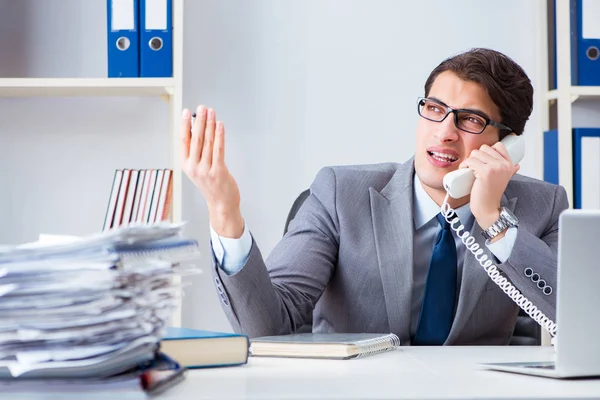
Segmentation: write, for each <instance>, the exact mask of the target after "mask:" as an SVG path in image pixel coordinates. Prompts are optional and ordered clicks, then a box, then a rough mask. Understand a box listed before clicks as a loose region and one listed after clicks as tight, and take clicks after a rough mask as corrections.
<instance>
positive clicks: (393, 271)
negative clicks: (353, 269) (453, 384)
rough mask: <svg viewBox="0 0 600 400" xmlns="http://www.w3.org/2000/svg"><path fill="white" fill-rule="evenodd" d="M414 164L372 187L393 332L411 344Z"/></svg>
mask: <svg viewBox="0 0 600 400" xmlns="http://www.w3.org/2000/svg"><path fill="white" fill-rule="evenodd" d="M413 174H414V167H413V161H412V160H410V162H407V163H405V164H403V165H401V166H400V167H399V168H398V170H397V171H396V173H395V174H394V176H393V177H392V179H391V180H390V181H389V182H388V184H387V185H386V186H385V187H384V188H383V190H381V192H378V191H377V190H375V189H373V188H370V189H369V192H370V197H371V215H372V218H373V231H374V234H375V249H376V251H377V260H378V263H379V271H380V275H381V282H382V284H383V294H384V297H385V304H386V310H387V315H388V320H389V325H390V330H391V331H392V332H393V333H396V334H397V335H398V336H399V338H400V342H401V343H408V342H409V341H410V309H411V301H412V284H413V196H412V182H413Z"/></svg>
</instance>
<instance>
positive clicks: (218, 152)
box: [212, 121, 225, 166]
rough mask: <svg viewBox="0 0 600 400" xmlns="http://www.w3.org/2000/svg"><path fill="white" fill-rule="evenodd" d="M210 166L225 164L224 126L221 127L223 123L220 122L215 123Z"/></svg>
mask: <svg viewBox="0 0 600 400" xmlns="http://www.w3.org/2000/svg"><path fill="white" fill-rule="evenodd" d="M212 164H213V165H214V166H221V165H223V164H225V126H223V122H221V121H218V122H217V131H216V133H215V145H214V149H213V162H212Z"/></svg>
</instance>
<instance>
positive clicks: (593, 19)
mask: <svg viewBox="0 0 600 400" xmlns="http://www.w3.org/2000/svg"><path fill="white" fill-rule="evenodd" d="M581 11H582V13H581V15H582V17H581V19H582V21H581V24H582V26H581V36H582V37H583V38H584V39H600V0H583V1H582V6H581Z"/></svg>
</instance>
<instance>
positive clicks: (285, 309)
mask: <svg viewBox="0 0 600 400" xmlns="http://www.w3.org/2000/svg"><path fill="white" fill-rule="evenodd" d="M335 202H336V178H335V173H334V171H333V170H332V169H331V168H324V169H322V170H321V171H320V172H319V173H318V174H317V177H316V178H315V181H314V182H313V184H312V185H311V194H310V196H309V197H308V198H307V199H306V201H305V202H304V204H303V205H302V207H301V208H300V210H299V211H298V213H297V214H296V217H295V218H294V219H293V220H292V221H291V223H290V225H289V228H288V232H287V234H286V235H285V236H284V238H283V239H282V240H281V241H280V242H279V243H278V244H277V245H276V246H275V248H274V249H273V251H272V252H271V254H270V255H269V257H268V258H267V260H266V261H264V260H263V257H262V255H261V252H260V250H259V248H258V244H257V243H256V241H255V240H254V238H253V240H252V247H251V250H250V254H249V256H248V259H247V261H246V263H245V265H244V266H243V267H242V268H241V270H239V271H238V272H236V273H234V274H231V275H228V274H227V273H225V272H224V271H223V270H222V269H221V268H220V267H219V266H218V261H217V259H216V258H215V256H214V254H213V257H212V260H213V267H212V273H213V278H214V281H215V285H216V287H217V292H218V293H219V295H220V297H221V303H222V304H221V305H222V307H223V310H224V311H225V314H226V316H227V318H228V319H229V322H230V323H231V325H232V327H233V329H234V331H235V332H238V333H244V334H247V335H248V336H250V337H257V336H267V335H281V334H287V333H292V332H293V331H295V330H296V329H297V328H298V327H300V326H302V325H303V324H304V323H305V321H307V320H308V319H309V317H310V315H311V313H312V311H313V309H314V307H315V304H316V302H317V300H318V299H319V298H320V296H321V294H322V293H323V291H324V289H325V287H326V286H327V284H328V282H329V279H330V277H331V276H332V273H333V270H334V268H335V266H336V264H337V254H338V248H339V234H338V232H339V222H338V219H337V216H336V205H335ZM211 248H212V246H211Z"/></svg>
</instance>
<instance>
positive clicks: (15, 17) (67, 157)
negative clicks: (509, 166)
mask: <svg viewBox="0 0 600 400" xmlns="http://www.w3.org/2000/svg"><path fill="white" fill-rule="evenodd" d="M104 8H105V1H104V0H87V1H85V2H82V1H80V0H19V1H18V2H15V1H14V0H0V11H1V12H0V32H1V33H2V35H0V75H2V76H105V74H106V65H105V54H106V44H105V40H104V35H105V19H104V18H105V17H104V16H105V10H104ZM57 10H60V13H61V18H54V17H53V18H49V16H52V15H55V16H56V15H57V13H58V11H57ZM535 12H536V2H535V1H527V2H523V1H520V0H506V1H503V2H482V1H478V0H460V1H453V2H448V1H445V0H434V1H428V2H408V1H395V0H369V1H366V0H362V1H358V0H353V1H350V0H304V1H299V0H298V1H296V0H294V1H279V0H253V1H251V2H247V1H246V2H244V1H229V2H224V1H217V0H213V1H208V0H202V1H200V0H187V1H186V10H185V27H184V31H185V54H184V58H185V62H184V84H185V91H184V104H185V106H187V107H195V106H196V105H198V104H205V105H207V106H211V107H214V108H215V109H216V111H217V116H218V118H219V119H222V120H223V121H224V122H225V126H226V131H227V148H226V159H227V162H228V165H229V167H230V169H231V172H232V173H233V175H234V176H235V177H236V179H237V180H238V182H239V186H240V190H241V193H242V210H243V213H244V217H245V219H246V222H247V224H248V226H249V227H250V228H251V230H252V233H253V235H254V237H255V239H256V240H257V242H258V244H259V245H260V247H261V249H262V251H263V254H264V255H265V256H266V255H268V253H269V252H270V251H271V249H272V248H273V246H274V245H275V244H276V243H277V241H278V240H279V238H280V237H281V234H282V231H283V226H284V222H285V218H286V216H287V212H288V210H289V207H290V205H291V204H292V202H293V200H294V199H295V197H296V196H297V194H299V193H300V192H301V191H302V190H304V189H305V188H307V187H308V186H309V185H310V183H311V181H312V179H313V178H314V176H315V174H316V173H317V171H318V170H319V169H320V168H321V167H322V166H325V165H339V164H362V163H376V162H383V161H404V160H406V159H408V158H409V157H410V156H411V155H412V151H413V147H414V144H415V141H414V129H415V126H416V121H417V118H418V116H417V114H416V105H415V99H416V97H417V96H419V95H422V94H423V83H424V81H425V79H426V77H427V75H428V73H429V71H430V70H431V69H433V68H434V67H435V66H436V65H437V64H438V63H439V62H440V61H442V60H443V59H444V58H445V57H447V56H450V55H452V54H454V53H456V52H459V51H463V50H466V49H469V48H471V47H476V46H486V47H492V48H495V49H498V50H500V51H503V52H505V53H507V54H508V55H510V56H511V57H513V58H514V59H515V60H516V61H517V62H519V63H520V64H521V65H522V66H523V67H524V68H525V70H526V71H527V72H528V73H529V75H530V76H531V77H532V78H533V79H534V84H537V83H536V81H535V79H536V77H535V74H536V72H537V68H538V67H539V65H538V62H539V60H536V59H535V54H536V51H535V49H536V46H537V31H536V29H537V27H536V26H535V21H536V18H535ZM64 21H74V23H73V24H65V23H64ZM506 21H511V23H510V25H511V27H510V28H507V23H506ZM8 37H10V38H13V39H11V40H8V39H7V38H8ZM89 43H95V45H94V46H90V45H89ZM15 44H16V46H15V47H13V45H15ZM7 54H9V55H10V56H6V55H7ZM167 112H168V111H167V109H166V105H165V104H164V103H163V102H162V101H161V100H160V99H18V100H15V99H0V140H1V146H0V168H1V169H2V174H1V175H0V187H2V196H1V197H2V198H1V199H0V226H2V230H0V242H20V241H24V240H33V239H35V237H36V236H37V234H38V233H40V232H56V233H75V234H80V233H86V232H90V231H93V230H96V229H99V228H100V226H101V223H102V218H103V215H104V211H105V206H106V202H107V199H108V194H109V188H110V182H111V180H112V171H114V169H115V168H118V167H132V168H134V167H139V168H145V167H150V166H163V165H165V164H166V163H167V162H168V153H167V152H165V147H166V146H167V145H168V134H167V130H168V114H167ZM539 126H540V122H539V119H538V116H537V112H534V115H533V116H532V118H531V120H530V121H529V123H528V125H527V130H526V136H527V137H528V138H529V140H528V150H527V153H526V157H525V159H524V160H523V163H522V170H521V172H522V173H524V174H527V175H531V176H536V177H537V176H538V174H539V172H538V170H539V168H538V166H539V165H540V162H541V161H540V157H541V154H540V153H539V152H538V151H537V146H538V144H539V143H538V142H539ZM183 213H184V218H185V219H186V220H188V221H189V225H188V229H187V232H188V233H189V234H191V235H193V236H195V237H197V238H198V239H200V241H201V243H202V245H203V251H204V257H203V259H202V266H203V267H204V270H205V272H204V273H203V274H202V275H200V276H197V277H195V278H193V279H190V280H188V281H187V286H186V289H185V298H184V316H183V321H184V324H186V325H187V326H193V327H204V328H208V329H221V330H229V329H230V328H229V325H228V324H227V322H226V320H225V318H224V317H223V314H222V312H221V309H220V305H219V300H218V297H217V296H216V294H215V289H214V286H213V283H212V279H211V277H210V271H209V265H210V263H209V256H208V239H209V231H208V219H207V214H206V210H205V205H204V201H203V199H202V197H201V195H200V194H199V192H198V191H197V190H196V189H195V188H194V187H193V186H192V185H191V184H189V182H187V181H185V182H184V208H183Z"/></svg>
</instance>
